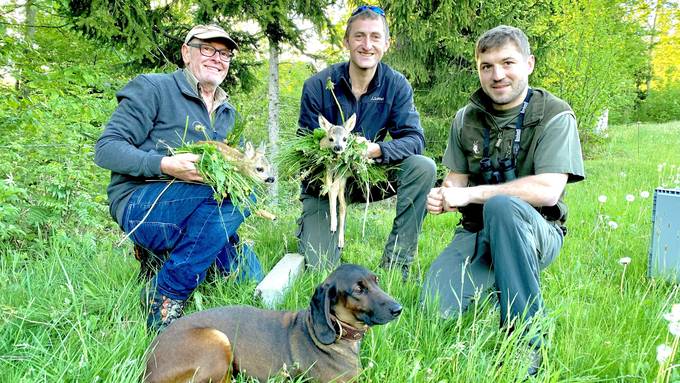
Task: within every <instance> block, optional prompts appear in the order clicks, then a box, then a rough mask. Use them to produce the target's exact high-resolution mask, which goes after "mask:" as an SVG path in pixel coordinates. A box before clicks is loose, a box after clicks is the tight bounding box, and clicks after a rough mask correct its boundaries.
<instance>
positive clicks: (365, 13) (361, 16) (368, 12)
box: [343, 9, 390, 41]
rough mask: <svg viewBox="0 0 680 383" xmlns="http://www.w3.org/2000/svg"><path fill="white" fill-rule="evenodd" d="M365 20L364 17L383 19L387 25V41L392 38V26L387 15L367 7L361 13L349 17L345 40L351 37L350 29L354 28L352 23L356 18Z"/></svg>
mask: <svg viewBox="0 0 680 383" xmlns="http://www.w3.org/2000/svg"><path fill="white" fill-rule="evenodd" d="M359 19H361V20H363V19H371V20H382V22H383V25H384V26H385V41H387V40H389V39H390V28H389V27H388V26H387V19H386V18H385V16H383V15H380V14H377V13H375V12H374V11H372V10H370V9H365V10H363V11H361V12H359V13H357V14H356V15H354V16H351V17H350V18H349V19H347V27H346V28H345V37H343V39H344V40H347V39H348V38H349V30H350V29H351V28H352V23H353V22H354V21H356V20H359Z"/></svg>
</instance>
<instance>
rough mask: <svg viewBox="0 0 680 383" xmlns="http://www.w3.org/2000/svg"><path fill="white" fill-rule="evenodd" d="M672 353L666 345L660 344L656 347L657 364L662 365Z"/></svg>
mask: <svg viewBox="0 0 680 383" xmlns="http://www.w3.org/2000/svg"><path fill="white" fill-rule="evenodd" d="M672 353H673V349H672V348H671V347H670V346H668V345H667V344H660V345H658V346H657V347H656V360H657V362H659V364H664V363H666V361H667V360H668V358H669V357H670V356H671V354H672Z"/></svg>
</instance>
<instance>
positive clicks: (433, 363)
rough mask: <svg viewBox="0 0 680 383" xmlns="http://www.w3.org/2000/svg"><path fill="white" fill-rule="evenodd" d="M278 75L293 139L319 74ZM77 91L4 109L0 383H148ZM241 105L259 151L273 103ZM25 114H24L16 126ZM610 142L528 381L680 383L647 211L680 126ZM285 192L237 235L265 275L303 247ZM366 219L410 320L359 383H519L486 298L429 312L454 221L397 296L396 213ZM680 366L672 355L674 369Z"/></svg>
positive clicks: (135, 315) (554, 291)
mask: <svg viewBox="0 0 680 383" xmlns="http://www.w3.org/2000/svg"><path fill="white" fill-rule="evenodd" d="M282 75H283V78H282V80H281V81H282V83H283V84H292V85H290V86H288V88H286V87H284V88H283V89H284V93H285V95H284V97H283V98H282V100H283V103H282V105H283V117H282V120H283V123H282V126H283V127H284V128H283V130H286V129H288V130H290V129H294V127H295V126H296V125H297V124H296V122H295V120H296V116H297V111H296V108H297V103H298V102H299V88H300V86H299V85H300V84H301V82H302V79H304V78H305V77H306V76H307V75H308V73H306V72H304V73H303V72H301V71H297V72H296V71H294V70H288V71H285V70H284V71H283V72H282ZM122 83H123V81H121V85H122ZM294 84H297V85H296V86H294ZM55 87H57V88H58V89H61V88H68V87H75V85H69V84H62V85H59V86H55ZM55 89H56V88H55ZM69 89H70V88H69ZM76 90H77V89H76ZM76 90H73V91H72V92H71V93H73V94H75V95H77V97H73V98H69V97H56V96H54V95H53V94H51V93H49V92H48V89H45V90H44V94H43V93H34V94H32V96H31V98H19V97H15V96H13V95H10V96H8V97H5V98H2V99H0V131H2V132H3V134H4V136H3V137H6V139H7V142H8V143H7V144H3V145H2V147H3V149H4V150H3V151H0V382H97V381H99V382H137V381H139V377H140V375H141V373H142V369H143V364H144V353H145V350H146V347H147V346H148V344H149V343H150V342H151V340H152V338H151V336H149V335H148V334H146V331H145V329H144V320H145V318H144V317H143V315H142V312H141V310H140V308H139V291H140V288H141V284H140V282H138V281H137V279H136V276H137V270H138V267H139V266H138V264H137V261H135V259H134V258H133V257H132V255H131V246H130V244H129V243H126V244H125V245H124V246H122V247H117V246H116V243H117V242H118V241H119V240H120V238H122V233H121V231H120V229H119V228H117V227H116V226H115V225H114V224H113V222H112V221H111V219H110V217H109V216H108V213H107V208H106V201H105V185H106V183H107V181H108V179H107V178H108V174H107V172H105V171H103V170H101V169H97V168H96V167H95V166H94V165H93V163H92V143H93V142H94V140H95V139H96V137H97V135H98V134H99V132H100V130H101V125H102V124H103V123H104V122H105V121H106V120H107V119H108V116H109V115H110V113H111V110H112V109H113V107H115V105H114V102H113V101H112V100H114V98H113V91H114V89H113V88H112V89H111V90H109V91H107V92H108V93H107V94H104V95H98V94H97V95H95V96H96V97H95V96H89V95H88V93H87V89H83V90H82V91H76ZM257 92H259V93H260V94H264V93H263V91H262V90H258V91H257ZM234 99H235V103H236V104H237V106H238V109H239V110H240V111H241V112H242V113H243V114H244V116H247V121H248V126H247V127H246V130H247V132H246V135H247V138H250V139H257V138H261V136H265V135H264V133H263V132H264V131H265V128H264V126H265V125H264V120H265V119H266V112H262V111H266V108H264V107H262V105H261V104H262V103H263V102H264V101H263V99H261V98H257V97H249V96H247V95H243V96H240V97H239V96H238V95H236V96H235V97H234ZM17 102H20V103H21V109H22V110H26V111H28V112H27V113H24V114H20V113H18V112H17V111H18V110H19V109H17V108H19V107H18V106H17V105H15V104H16V103H17ZM45 106H49V107H45ZM258 111H260V112H261V113H259V112H258ZM258 113H259V114H258ZM84 116H85V117H87V118H85V117H84ZM424 124H425V125H427V126H429V127H430V128H432V129H428V142H433V141H434V142H439V141H441V137H443V136H441V135H440V136H433V135H432V134H430V133H432V132H435V131H436V130H437V129H435V126H439V125H442V124H441V123H440V121H436V120H432V119H427V118H425V121H424ZM447 125H448V123H446V124H443V125H442V126H443V127H444V128H445V127H446V126H447ZM73 127H77V129H74V128H73ZM258 134H259V135H260V136H258ZM609 134H610V135H611V137H610V138H609V140H608V141H606V143H605V144H603V146H601V147H600V148H599V150H598V151H597V152H593V151H592V148H589V149H591V153H593V155H592V156H591V158H590V159H589V160H588V161H587V162H586V171H587V176H588V177H587V179H586V181H584V182H581V183H578V184H575V185H570V186H568V194H567V196H566V201H567V203H568V204H569V207H570V217H569V222H568V226H569V234H568V235H567V237H566V243H565V246H564V248H563V249H562V252H561V254H560V256H559V257H558V258H557V260H556V261H555V262H554V263H553V264H552V265H551V266H550V267H548V269H546V270H545V271H544V272H543V273H542V274H541V278H542V285H543V294H544V299H545V301H546V305H547V307H548V317H547V318H546V319H545V320H544V321H543V323H540V324H541V325H542V326H543V328H546V329H548V333H549V336H548V339H547V342H546V343H547V346H548V347H547V348H546V350H545V369H544V371H543V372H542V373H541V374H540V375H539V376H538V377H537V378H536V379H534V380H533V381H539V382H647V381H654V380H657V381H658V382H663V381H667V380H674V381H678V380H680V376H679V375H678V374H677V373H674V372H673V371H672V369H671V370H669V369H661V368H660V364H659V363H658V362H657V360H656V349H657V346H658V345H660V344H662V343H666V344H667V345H669V346H672V345H677V338H675V335H673V334H671V333H670V332H669V330H668V328H667V326H668V322H667V321H666V320H665V319H663V314H664V313H667V312H669V311H671V305H672V304H673V303H677V302H679V301H680V297H678V291H677V287H676V286H675V285H673V284H669V283H667V282H664V281H661V280H650V279H648V278H647V277H646V267H647V254H648V249H649V243H650V236H651V214H652V199H653V198H652V197H651V196H650V197H647V198H643V197H642V196H645V195H646V194H645V193H642V192H648V193H650V194H651V195H653V190H654V188H655V187H657V186H659V185H665V186H667V187H674V186H675V187H677V186H678V185H679V184H678V182H680V179H679V178H680V176H679V175H678V172H680V169H679V167H680V151H678V149H677V148H678V147H680V123H670V124H660V125H651V124H650V125H647V124H644V125H640V126H638V125H624V126H612V127H611V128H610V132H609ZM279 190H280V194H281V195H280V196H279V206H278V208H272V209H271V210H273V211H274V212H275V213H277V215H278V217H279V218H278V220H276V221H274V222H271V221H266V220H263V219H260V218H258V217H254V216H253V217H251V218H249V219H248V220H247V221H246V223H245V224H244V225H243V226H242V229H241V232H240V235H241V237H242V238H243V239H244V240H248V241H253V242H254V246H255V250H256V252H257V253H258V255H259V256H260V258H261V260H262V263H263V267H264V268H265V270H270V269H271V268H272V267H273V266H274V264H275V263H276V262H277V260H278V259H280V258H281V257H282V256H283V254H285V253H286V252H292V251H295V250H296V239H295V229H296V224H295V220H296V219H297V217H298V216H299V213H300V203H299V202H298V201H297V199H296V194H297V192H298V190H299V185H297V184H293V183H285V182H284V183H283V184H282V185H281V187H280V188H279ZM641 193H642V196H641ZM601 196H605V197H606V202H600V201H599V200H600V199H602V200H604V199H605V198H600V197H601ZM631 197H632V200H631ZM627 198H628V199H627ZM629 200H631V201H629ZM363 209H364V206H363V205H353V206H351V207H350V209H349V211H348V222H347V231H346V248H345V250H344V253H343V259H344V261H347V262H353V263H359V264H362V265H365V266H367V267H369V268H370V269H373V270H375V271H376V272H377V273H378V275H379V276H380V280H381V284H382V286H383V287H384V288H385V290H386V291H388V292H389V293H390V294H392V295H393V296H394V297H395V298H397V299H398V300H399V301H400V302H401V303H402V304H403V306H404V312H403V314H402V316H401V317H400V318H399V319H398V320H396V321H394V322H392V323H390V324H388V325H386V326H378V327H375V328H373V329H372V330H371V331H370V332H369V333H368V335H367V337H366V338H365V340H364V344H363V347H362V351H361V358H362V363H363V365H364V371H363V373H362V375H361V377H360V380H361V381H367V382H402V381H407V382H516V381H517V382H519V381H522V371H523V370H524V369H525V368H526V361H525V358H524V356H525V355H524V353H525V351H526V347H524V344H523V342H524V340H523V339H522V338H520V337H518V336H516V335H510V336H506V334H504V333H503V332H502V331H500V330H499V328H498V322H499V313H498V311H497V309H496V308H495V305H493V304H488V303H485V302H486V300H485V299H484V298H485V296H480V299H479V300H478V301H477V303H476V304H475V306H474V307H473V308H472V309H471V310H469V311H468V312H467V313H465V314H464V315H463V316H461V317H460V318H458V319H455V320H447V321H444V320H440V319H438V318H437V316H436V315H435V314H434V311H435V310H434V307H433V306H432V304H428V305H426V306H425V307H422V306H421V304H420V301H419V294H420V288H421V284H422V278H423V275H424V273H425V271H426V270H427V268H428V267H429V265H430V264H431V263H432V261H433V260H434V258H435V257H436V256H437V255H438V254H439V253H440V252H441V251H442V250H443V248H444V247H445V246H446V245H447V244H448V242H449V241H450V240H451V236H452V233H453V230H454V228H455V224H456V221H457V217H455V216H454V215H451V214H447V215H441V216H428V217H427V218H426V219H425V222H424V225H423V234H422V236H421V238H420V243H419V255H418V257H417V260H416V263H415V264H414V265H413V269H412V277H411V278H410V279H409V280H408V281H407V282H406V283H402V281H401V275H400V273H386V272H385V271H383V270H381V269H379V268H378V267H377V266H378V264H379V262H380V258H381V255H382V250H383V246H384V244H385V240H386V238H387V235H388V233H389V230H390V226H391V222H392V219H393V218H394V201H393V200H387V201H384V202H380V203H375V204H373V205H371V207H370V208H369V210H368V213H367V214H366V215H365V214H364V210H363ZM364 216H366V230H365V236H362V232H363V231H362V228H363V224H364V221H363V220H364ZM678 256H680V255H678ZM624 257H630V258H631V262H630V264H628V265H627V266H625V268H624V266H623V265H621V264H620V263H619V260H620V259H621V258H624ZM624 271H625V274H624ZM324 277H325V275H324V274H323V273H312V272H308V273H305V274H304V275H302V277H301V278H300V279H299V280H298V281H297V282H296V283H295V285H294V286H293V287H292V289H291V290H290V291H289V293H288V294H287V296H286V298H285V300H284V301H283V303H282V304H281V305H280V308H281V309H286V310H298V309H303V308H305V307H307V306H308V304H309V300H310V297H311V295H312V292H313V290H314V288H315V287H316V285H317V284H318V283H319V282H320V281H321V280H323V278H324ZM254 287H255V286H254V285H252V284H251V285H238V284H236V283H235V281H234V280H233V279H232V278H226V279H219V280H217V281H214V282H212V283H210V284H206V285H203V286H201V287H200V288H199V289H198V290H197V291H196V292H195V293H194V295H193V297H192V300H191V304H190V305H189V307H188V308H187V311H188V312H193V311H198V310H203V309H207V308H210V307H215V306H221V305H228V304H252V305H259V302H257V301H256V300H255V299H254V298H253V291H254ZM529 331H533V330H532V329H530V330H529ZM517 333H518V332H517ZM677 362H678V358H677V357H676V356H672V357H671V359H670V360H669V361H667V362H666V364H664V366H663V367H664V368H667V367H668V368H670V367H672V366H673V364H674V363H677ZM278 380H281V379H278ZM238 381H240V382H243V381H247V380H246V379H244V378H238Z"/></svg>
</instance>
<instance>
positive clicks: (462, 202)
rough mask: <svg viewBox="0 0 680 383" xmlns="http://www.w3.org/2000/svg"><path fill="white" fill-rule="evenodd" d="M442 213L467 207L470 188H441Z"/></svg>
mask: <svg viewBox="0 0 680 383" xmlns="http://www.w3.org/2000/svg"><path fill="white" fill-rule="evenodd" d="M441 195H442V199H443V200H444V201H443V206H442V207H443V209H444V211H458V208H459V207H462V206H467V205H469V204H470V202H471V196H470V188H468V187H464V188H458V187H444V188H441Z"/></svg>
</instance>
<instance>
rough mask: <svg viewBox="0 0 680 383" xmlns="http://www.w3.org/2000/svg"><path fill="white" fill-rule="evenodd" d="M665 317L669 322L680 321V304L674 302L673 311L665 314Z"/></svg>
mask: <svg viewBox="0 0 680 383" xmlns="http://www.w3.org/2000/svg"><path fill="white" fill-rule="evenodd" d="M663 317H664V319H666V320H667V321H669V322H680V304H678V303H675V304H673V305H672V306H671V312H669V313H666V314H663Z"/></svg>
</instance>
